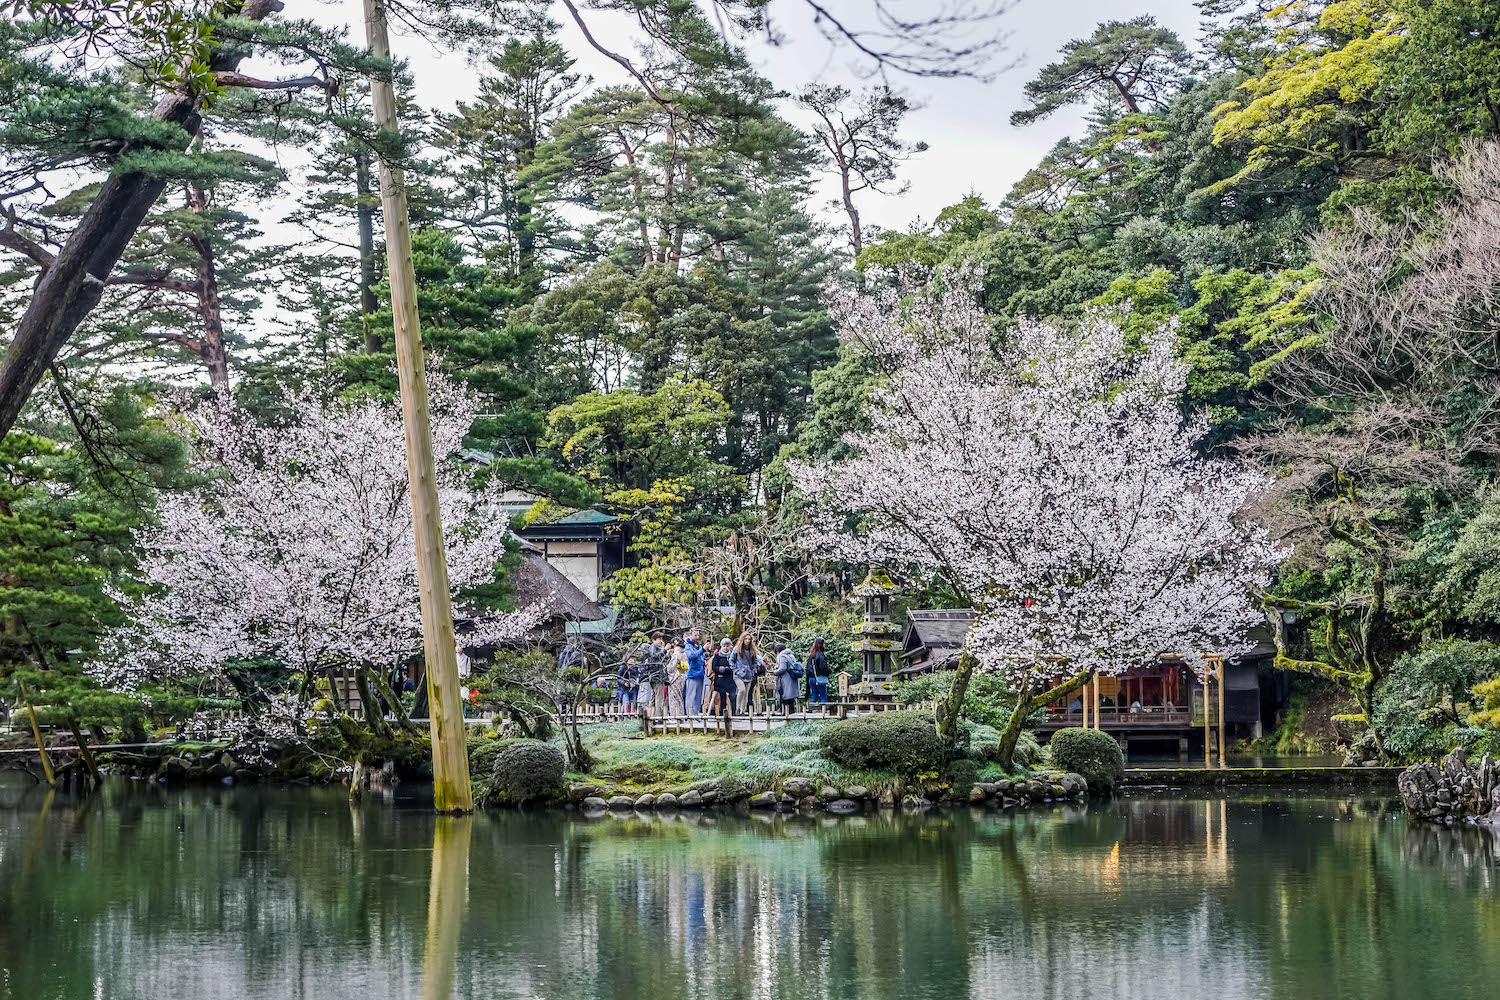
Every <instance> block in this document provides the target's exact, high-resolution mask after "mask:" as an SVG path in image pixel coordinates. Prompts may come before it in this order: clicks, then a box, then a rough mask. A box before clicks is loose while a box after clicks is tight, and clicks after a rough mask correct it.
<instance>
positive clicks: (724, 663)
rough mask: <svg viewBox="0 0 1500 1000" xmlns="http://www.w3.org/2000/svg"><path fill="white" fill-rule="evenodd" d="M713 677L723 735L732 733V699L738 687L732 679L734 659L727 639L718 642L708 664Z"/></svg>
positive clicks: (731, 734) (715, 698)
mask: <svg viewBox="0 0 1500 1000" xmlns="http://www.w3.org/2000/svg"><path fill="white" fill-rule="evenodd" d="M708 669H709V672H710V673H711V674H712V675H713V679H714V700H715V701H716V702H717V703H718V706H719V715H720V717H721V718H722V719H723V720H724V723H723V727H724V735H725V736H733V735H734V699H735V694H736V693H737V692H738V688H737V687H736V685H735V680H734V659H733V657H731V656H730V646H729V640H728V639H725V640H724V641H723V642H722V643H720V644H719V651H718V652H717V653H715V654H714V656H713V659H712V660H710V661H709V664H708Z"/></svg>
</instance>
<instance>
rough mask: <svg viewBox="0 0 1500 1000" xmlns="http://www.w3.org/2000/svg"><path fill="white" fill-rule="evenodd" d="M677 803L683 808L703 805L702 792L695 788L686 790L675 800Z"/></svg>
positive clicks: (694, 807) (695, 807)
mask: <svg viewBox="0 0 1500 1000" xmlns="http://www.w3.org/2000/svg"><path fill="white" fill-rule="evenodd" d="M677 804H678V805H680V806H682V808H684V809H697V808H698V807H699V806H701V805H703V793H702V792H700V791H698V790H697V789H696V788H694V789H691V790H689V791H688V792H686V793H684V795H683V796H682V798H680V799H678V800H677Z"/></svg>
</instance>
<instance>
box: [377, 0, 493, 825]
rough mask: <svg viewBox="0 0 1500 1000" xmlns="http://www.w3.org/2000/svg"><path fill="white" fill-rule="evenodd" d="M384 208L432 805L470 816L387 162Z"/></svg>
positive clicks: (390, 111) (420, 384)
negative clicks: (418, 597) (419, 621)
mask: <svg viewBox="0 0 1500 1000" xmlns="http://www.w3.org/2000/svg"><path fill="white" fill-rule="evenodd" d="M365 35H366V38H367V40H368V42H369V46H370V54H371V55H373V56H375V58H377V59H384V60H389V59H390V58H391V42H390V37H389V35H388V34H387V31H386V20H385V4H384V3H383V2H382V0H365ZM370 98H371V102H372V104H373V105H374V109H375V125H376V127H377V128H379V129H381V130H383V131H387V132H392V133H394V132H396V131H397V130H398V129H399V123H398V122H397V119H396V88H395V86H394V85H393V82H392V80H391V79H390V78H389V77H387V78H386V79H380V78H378V77H372V78H371V79H370ZM380 202H381V206H382V208H383V210H384V213H385V255H386V262H387V264H388V266H389V269H390V277H391V313H392V318H393V320H394V324H395V332H396V372H397V375H398V376H399V378H400V383H401V418H402V421H403V423H404V424H405V427H406V472H407V478H408V479H409V480H410V482H411V516H412V521H413V523H414V524H415V527H416V544H417V586H418V589H419V591H420V593H421V600H422V648H423V652H424V653H425V654H426V662H427V701H428V715H429V717H430V718H431V720H432V778H433V790H432V798H433V805H434V806H435V807H436V808H437V811H438V812H470V811H471V810H473V808H474V793H473V790H472V789H471V788H470V787H469V757H468V752H467V751H466V750H465V747H464V717H463V704H462V701H461V699H460V697H459V691H458V687H459V684H458V650H457V647H456V646H455V645H454V641H453V606H452V604H451V603H450V600H449V595H448V561H447V556H446V550H445V549H444V547H443V524H442V519H441V516H440V514H439V511H438V497H437V481H436V480H437V464H436V461H435V460H434V458H433V454H432V427H431V424H430V421H429V419H428V412H427V377H426V374H425V372H424V370H423V366H422V330H421V327H420V325H419V323H418V321H417V276H416V271H415V270H414V269H413V266H412V254H411V219H410V218H409V216H408V215H407V211H406V176H405V171H403V170H402V169H401V168H400V167H399V166H394V165H392V164H390V163H388V162H386V160H385V158H384V157H382V158H381V161H380Z"/></svg>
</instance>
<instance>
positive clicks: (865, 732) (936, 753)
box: [818, 711, 967, 777]
mask: <svg viewBox="0 0 1500 1000" xmlns="http://www.w3.org/2000/svg"><path fill="white" fill-rule="evenodd" d="M960 731H961V732H963V733H964V735H965V736H967V732H966V731H965V730H963V728H962V727H961V728H960ZM818 745H819V747H820V748H821V749H822V751H823V754H824V756H826V757H827V758H828V759H829V760H831V761H833V762H834V763H835V764H838V765H840V766H841V767H846V768H849V769H850V770H854V771H894V772H896V773H897V774H901V775H904V776H907V777H911V776H914V775H918V774H935V773H937V772H938V771H939V770H941V768H942V766H943V763H944V762H945V760H946V759H948V758H949V757H951V756H958V755H961V753H962V749H963V747H962V746H961V745H960V746H957V747H952V748H945V747H944V746H943V744H942V742H941V741H940V740H939V739H938V735H937V730H936V729H935V728H934V727H933V719H932V716H931V715H930V714H928V713H927V712H916V711H905V712H879V713H876V714H874V715H861V716H858V717H856V718H853V719H842V720H840V721H838V722H833V723H829V724H828V725H827V726H824V727H823V731H822V732H821V733H819V734H818Z"/></svg>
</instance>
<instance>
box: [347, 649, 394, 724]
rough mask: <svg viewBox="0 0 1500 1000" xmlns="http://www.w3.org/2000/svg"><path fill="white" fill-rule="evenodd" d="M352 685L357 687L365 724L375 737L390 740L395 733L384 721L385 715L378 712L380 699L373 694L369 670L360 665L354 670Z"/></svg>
mask: <svg viewBox="0 0 1500 1000" xmlns="http://www.w3.org/2000/svg"><path fill="white" fill-rule="evenodd" d="M354 683H355V684H357V685H359V702H360V707H361V708H363V709H364V711H365V724H366V725H368V726H369V727H370V730H371V731H372V732H374V733H375V734H376V735H377V736H382V737H384V738H385V739H392V738H394V737H395V735H396V734H395V733H393V732H391V727H390V726H389V725H388V724H387V723H386V721H385V714H384V713H382V712H381V711H380V698H379V696H377V695H376V693H375V685H373V684H371V683H370V668H369V667H367V666H365V665H364V664H363V663H361V664H360V665H359V666H357V667H355V668H354Z"/></svg>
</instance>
